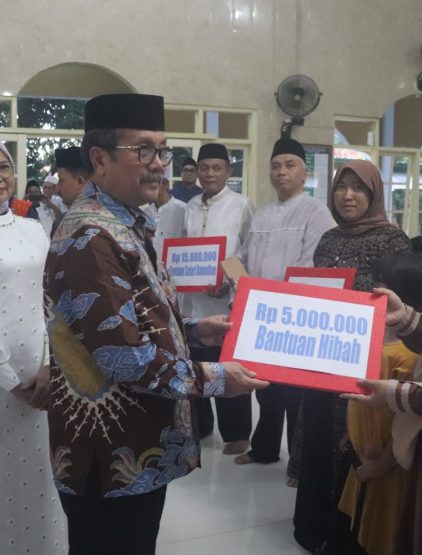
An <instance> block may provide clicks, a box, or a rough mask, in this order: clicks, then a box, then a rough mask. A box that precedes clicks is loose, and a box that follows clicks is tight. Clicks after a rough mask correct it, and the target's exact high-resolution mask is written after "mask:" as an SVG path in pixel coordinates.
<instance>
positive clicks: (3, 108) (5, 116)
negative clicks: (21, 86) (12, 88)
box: [0, 100, 11, 127]
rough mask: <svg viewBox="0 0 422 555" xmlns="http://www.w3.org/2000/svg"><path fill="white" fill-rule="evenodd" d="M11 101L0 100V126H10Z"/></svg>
mask: <svg viewBox="0 0 422 555" xmlns="http://www.w3.org/2000/svg"><path fill="white" fill-rule="evenodd" d="M10 122H11V102H8V101H7V100H2V101H0V127H10V125H11V123H10Z"/></svg>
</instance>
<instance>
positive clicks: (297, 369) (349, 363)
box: [220, 278, 387, 392]
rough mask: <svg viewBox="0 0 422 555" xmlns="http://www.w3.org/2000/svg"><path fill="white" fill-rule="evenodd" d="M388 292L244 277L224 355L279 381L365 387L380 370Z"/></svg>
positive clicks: (355, 389) (319, 386)
mask: <svg viewBox="0 0 422 555" xmlns="http://www.w3.org/2000/svg"><path fill="white" fill-rule="evenodd" d="M386 304H387V301H386V297H385V296H375V295H372V294H369V293H362V292H360V291H350V290H343V289H332V288H328V287H316V286H312V285H302V284H295V283H289V282H280V281H272V280H264V279H259V278H241V279H240V280H239V287H238V292H237V295H236V298H235V302H234V306H233V310H232V313H231V316H230V320H231V321H232V322H233V328H232V329H231V330H230V331H229V332H228V333H227V335H226V338H225V341H224V345H223V349H222V353H221V357H220V360H222V361H223V360H226V361H227V360H229V361H230V360H236V361H239V362H241V363H242V364H244V366H245V367H246V368H249V369H251V370H253V371H255V372H256V373H257V376H258V377H259V378H262V379H266V380H269V381H273V382H280V383H286V384H291V385H297V386H302V387H312V388H317V389H326V390H334V391H346V392H358V391H361V388H360V387H359V386H358V385H357V379H359V378H365V377H366V378H372V379H376V378H378V377H379V374H380V364H381V351H382V343H383V337H384V325H385V312H386Z"/></svg>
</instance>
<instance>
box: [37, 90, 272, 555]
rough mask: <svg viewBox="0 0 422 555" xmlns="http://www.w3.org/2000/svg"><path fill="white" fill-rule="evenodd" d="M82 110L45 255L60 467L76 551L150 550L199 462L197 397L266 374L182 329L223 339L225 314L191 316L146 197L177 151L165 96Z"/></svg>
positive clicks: (119, 98)
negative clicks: (72, 166)
mask: <svg viewBox="0 0 422 555" xmlns="http://www.w3.org/2000/svg"><path fill="white" fill-rule="evenodd" d="M85 117H86V121H85V129H86V133H85V136H84V139H83V143H82V156H83V157H84V161H85V164H86V166H87V170H88V171H89V173H90V175H91V178H92V180H91V181H90V182H89V183H88V184H87V185H86V187H85V190H84V192H83V193H82V194H81V195H80V196H79V197H78V199H77V200H76V201H75V202H74V203H73V205H72V207H71V208H70V210H69V211H68V213H67V214H66V216H65V218H64V219H63V221H62V222H61V224H60V226H59V228H58V229H57V231H56V234H55V236H54V240H53V241H52V244H51V249H50V254H49V257H48V260H47V265H46V278H45V287H46V307H47V318H48V324H49V335H50V343H51V347H52V350H53V353H54V355H53V357H52V364H51V373H52V377H51V398H50V406H49V424H50V439H51V452H52V461H53V469H54V475H55V481H56V485H57V488H58V490H59V493H60V498H61V501H62V505H63V507H64V510H65V512H66V514H67V517H68V522H69V543H70V553H72V555H73V554H75V555H82V554H84V555H85V554H89V555H94V554H95V555H97V554H101V555H107V554H110V555H111V554H113V555H116V554H117V553H122V554H123V553H124V554H125V555H131V554H135V553H136V555H140V554H148V555H149V554H153V553H154V552H155V541H156V536H157V533H158V527H159V522H160V518H161V512H162V509H163V505H164V498H165V492H166V485H167V484H168V483H169V482H170V481H171V480H173V479H175V478H178V477H180V476H183V475H185V474H187V473H189V472H190V471H191V470H192V469H194V468H195V467H196V466H198V464H199V443H198V440H197V435H196V430H195V427H196V426H195V417H194V415H193V414H192V411H191V400H190V398H189V397H190V396H205V397H206V396H211V395H238V394H244V393H246V392H250V391H251V390H252V389H254V388H255V387H264V386H265V385H267V384H266V383H264V382H260V381H259V380H256V379H254V378H253V374H251V373H249V372H248V371H247V370H246V369H244V368H243V367H241V366H240V365H239V364H237V363H227V364H226V363H224V364H219V363H196V362H193V361H191V360H189V351H188V349H187V346H186V337H185V333H187V334H188V335H190V336H191V339H192V340H195V341H197V342H199V343H201V342H203V343H205V344H213V343H215V342H216V341H217V340H218V339H220V340H221V335H222V334H223V333H224V331H225V330H226V328H227V327H228V324H227V323H226V322H225V321H223V317H221V318H214V317H211V318H208V319H206V320H202V321H199V322H198V323H196V324H194V323H193V322H187V323H186V325H185V326H183V323H182V321H181V318H180V316H179V313H178V311H177V307H176V301H175V294H174V290H173V289H172V285H171V283H169V282H168V281H167V277H166V272H165V269H164V267H163V266H162V264H161V263H160V261H159V260H157V257H156V254H155V251H154V249H153V247H152V243H151V238H150V237H149V235H148V231H147V230H146V229H145V228H144V222H145V218H144V215H143V213H142V211H140V210H139V209H138V206H140V205H143V204H145V203H147V202H153V201H154V200H155V197H156V195H157V194H158V187H159V183H160V181H161V179H162V175H163V169H164V166H165V165H167V164H169V163H170V161H171V158H172V151H171V149H170V148H168V147H166V146H165V135H164V132H163V129H164V105H163V99H162V97H157V96H149V95H132V94H131V95H104V96H100V97H96V98H94V99H92V100H90V101H89V102H88V103H87V105H86V114H85ZM218 336H219V337H218Z"/></svg>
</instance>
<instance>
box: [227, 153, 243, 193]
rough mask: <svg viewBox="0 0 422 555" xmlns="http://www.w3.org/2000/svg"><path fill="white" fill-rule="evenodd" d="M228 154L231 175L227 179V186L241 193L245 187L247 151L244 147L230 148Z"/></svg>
mask: <svg viewBox="0 0 422 555" xmlns="http://www.w3.org/2000/svg"><path fill="white" fill-rule="evenodd" d="M228 154H229V159H230V168H231V177H230V178H229V179H228V180H227V186H228V187H229V189H231V190H232V191H234V192H235V193H241V192H242V187H243V170H244V163H245V151H244V150H243V149H228Z"/></svg>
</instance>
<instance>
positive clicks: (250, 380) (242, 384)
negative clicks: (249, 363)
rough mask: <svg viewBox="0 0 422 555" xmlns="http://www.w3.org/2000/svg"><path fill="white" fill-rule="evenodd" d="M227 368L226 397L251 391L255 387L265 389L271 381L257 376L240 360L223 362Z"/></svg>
mask: <svg viewBox="0 0 422 555" xmlns="http://www.w3.org/2000/svg"><path fill="white" fill-rule="evenodd" d="M223 366H224V368H225V369H226V387H225V390H224V397H237V396H238V395H245V394H246V393H251V392H252V391H253V390H254V389H264V388H265V387H268V386H269V385H270V382H267V381H264V380H260V379H257V378H255V376H256V373H255V372H252V371H251V370H248V369H247V368H245V367H244V366H242V365H241V364H239V363H238V362H223Z"/></svg>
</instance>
